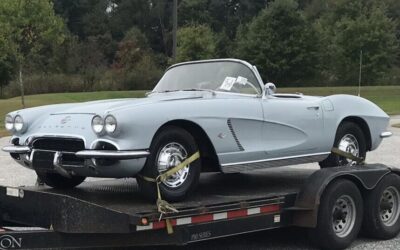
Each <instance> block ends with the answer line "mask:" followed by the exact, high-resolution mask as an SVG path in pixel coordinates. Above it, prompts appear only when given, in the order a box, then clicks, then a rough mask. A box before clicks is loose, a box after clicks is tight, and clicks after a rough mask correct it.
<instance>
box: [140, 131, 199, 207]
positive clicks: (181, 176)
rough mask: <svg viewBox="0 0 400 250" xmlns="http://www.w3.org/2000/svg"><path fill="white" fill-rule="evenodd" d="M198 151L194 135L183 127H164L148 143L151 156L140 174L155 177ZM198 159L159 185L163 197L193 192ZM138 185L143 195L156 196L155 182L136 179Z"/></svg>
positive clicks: (175, 197)
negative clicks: (149, 143)
mask: <svg viewBox="0 0 400 250" xmlns="http://www.w3.org/2000/svg"><path fill="white" fill-rule="evenodd" d="M198 150H199V148H198V146H197V144H196V141H195V139H194V138H193V136H192V135H191V134H190V133H189V132H187V131H186V130H184V129H183V128H180V127H176V126H168V127H165V128H164V129H163V130H162V131H161V132H160V133H158V134H157V135H156V137H155V138H154V140H153V142H152V143H151V146H150V152H151V155H150V156H149V157H148V158H147V161H146V164H145V166H144V168H143V170H142V172H141V175H142V176H146V177H150V178H156V177H157V176H158V175H159V174H160V173H163V172H165V171H167V170H169V169H171V168H172V167H175V166H176V165H178V164H179V163H181V162H182V161H184V160H185V159H186V158H187V157H190V156H191V155H192V154H194V153H196V152H197V151H198ZM200 170H201V160H200V159H197V160H196V161H194V162H192V163H191V164H190V165H188V166H187V167H185V168H184V169H182V170H180V171H178V172H177V173H176V174H174V175H172V176H171V177H170V178H167V179H166V180H165V181H163V182H162V183H161V184H160V192H161V195H162V198H163V199H165V200H167V201H179V200H182V199H184V198H185V197H186V195H188V194H189V193H190V192H192V191H193V190H194V189H195V188H196V186H197V184H198V182H199V178H200ZM137 182H138V184H139V188H140V190H141V192H142V194H144V195H145V197H146V198H150V199H152V200H154V199H157V188H156V185H155V183H154V182H149V181H147V180H144V179H143V178H137Z"/></svg>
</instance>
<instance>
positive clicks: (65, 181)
mask: <svg viewBox="0 0 400 250" xmlns="http://www.w3.org/2000/svg"><path fill="white" fill-rule="evenodd" d="M36 174H37V176H38V177H39V180H40V181H41V182H43V183H44V184H46V185H47V186H49V187H52V188H57V189H68V188H74V187H76V186H78V185H79V184H81V183H82V182H83V181H84V180H85V179H86V177H84V176H71V178H67V177H64V176H62V175H59V174H54V173H40V172H36Z"/></svg>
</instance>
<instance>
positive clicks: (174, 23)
mask: <svg viewBox="0 0 400 250" xmlns="http://www.w3.org/2000/svg"><path fill="white" fill-rule="evenodd" d="M173 1H174V3H173V7H172V59H173V60H174V61H175V59H176V33H177V30H178V0H173Z"/></svg>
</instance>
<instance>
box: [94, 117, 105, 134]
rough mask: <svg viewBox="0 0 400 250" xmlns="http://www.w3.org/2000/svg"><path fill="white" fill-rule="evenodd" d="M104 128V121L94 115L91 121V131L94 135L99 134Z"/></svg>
mask: <svg viewBox="0 0 400 250" xmlns="http://www.w3.org/2000/svg"><path fill="white" fill-rule="evenodd" d="M103 128H104V120H103V118H101V117H100V116H98V115H96V116H95V117H93V119H92V129H93V131H94V132H95V133H96V134H100V133H101V132H102V131H103Z"/></svg>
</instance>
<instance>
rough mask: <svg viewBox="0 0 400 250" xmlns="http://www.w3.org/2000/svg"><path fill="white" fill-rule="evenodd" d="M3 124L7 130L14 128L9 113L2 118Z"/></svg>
mask: <svg viewBox="0 0 400 250" xmlns="http://www.w3.org/2000/svg"><path fill="white" fill-rule="evenodd" d="M4 126H5V127H6V129H7V130H8V131H11V130H13V128H14V119H13V118H12V116H11V115H7V116H6V119H5V120H4Z"/></svg>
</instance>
